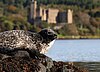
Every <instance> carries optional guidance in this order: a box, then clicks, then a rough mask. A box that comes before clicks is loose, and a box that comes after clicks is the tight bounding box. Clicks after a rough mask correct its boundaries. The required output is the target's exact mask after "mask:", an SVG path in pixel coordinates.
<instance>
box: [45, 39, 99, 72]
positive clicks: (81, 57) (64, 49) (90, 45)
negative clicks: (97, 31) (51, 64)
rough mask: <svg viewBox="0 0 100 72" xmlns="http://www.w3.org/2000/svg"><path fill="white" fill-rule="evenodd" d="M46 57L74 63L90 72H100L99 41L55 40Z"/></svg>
mask: <svg viewBox="0 0 100 72" xmlns="http://www.w3.org/2000/svg"><path fill="white" fill-rule="evenodd" d="M46 55H47V56H49V57H51V58H52V59H53V60H56V61H65V62H66V61H67V62H68V61H72V62H76V63H77V64H78V65H79V66H81V67H82V66H83V67H85V68H88V69H89V70H90V72H100V39H97V40H94V39H92V40H90V39H89V40H56V42H55V44H54V45H53V47H52V48H51V49H50V50H49V52H48V53H47V54H46Z"/></svg>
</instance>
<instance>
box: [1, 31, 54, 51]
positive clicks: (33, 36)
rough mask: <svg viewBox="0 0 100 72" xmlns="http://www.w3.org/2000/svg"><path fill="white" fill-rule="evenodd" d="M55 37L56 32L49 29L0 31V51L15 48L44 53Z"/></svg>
mask: <svg viewBox="0 0 100 72" xmlns="http://www.w3.org/2000/svg"><path fill="white" fill-rule="evenodd" d="M45 31H46V32H47V33H46V32H45ZM48 32H49V33H50V32H51V35H50V34H49V35H50V38H49V35H48ZM43 33H46V34H43ZM43 36H46V37H43ZM55 38H56V34H55V33H54V32H53V31H51V29H50V30H49V29H43V30H42V31H40V32H39V33H32V32H29V31H24V30H11V31H5V32H1V33H0V52H2V53H3V52H4V53H6V52H7V51H8V52H9V51H12V50H15V49H29V50H32V49H34V50H37V51H39V52H40V53H45V52H46V51H47V49H48V47H49V43H50V42H52V41H53V40H54V39H55Z"/></svg>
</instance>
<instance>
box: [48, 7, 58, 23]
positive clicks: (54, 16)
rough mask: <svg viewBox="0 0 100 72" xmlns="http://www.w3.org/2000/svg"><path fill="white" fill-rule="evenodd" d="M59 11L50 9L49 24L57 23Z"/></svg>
mask: <svg viewBox="0 0 100 72" xmlns="http://www.w3.org/2000/svg"><path fill="white" fill-rule="evenodd" d="M58 12H59V10H58V9H51V8H49V9H48V19H47V22H48V23H57V15H58Z"/></svg>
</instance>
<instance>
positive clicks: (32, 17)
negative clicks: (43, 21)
mask: <svg viewBox="0 0 100 72" xmlns="http://www.w3.org/2000/svg"><path fill="white" fill-rule="evenodd" d="M36 10H37V1H36V0H31V2H30V5H29V9H28V13H29V14H28V21H29V22H30V23H34V20H35V18H36V15H37V14H36Z"/></svg>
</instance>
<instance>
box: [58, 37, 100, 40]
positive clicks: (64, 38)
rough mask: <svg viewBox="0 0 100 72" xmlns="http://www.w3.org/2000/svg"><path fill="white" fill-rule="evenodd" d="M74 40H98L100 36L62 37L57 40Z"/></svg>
mask: <svg viewBox="0 0 100 72" xmlns="http://www.w3.org/2000/svg"><path fill="white" fill-rule="evenodd" d="M67 39H68V40H69V39H71V40H74V39H75V40H76V39H79V40H80V39H100V36H63V37H58V38H57V40H67Z"/></svg>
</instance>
